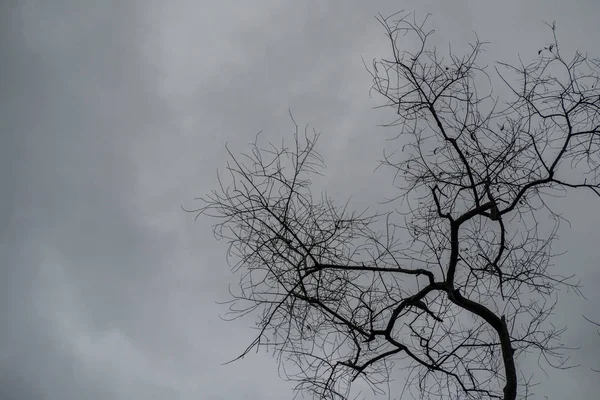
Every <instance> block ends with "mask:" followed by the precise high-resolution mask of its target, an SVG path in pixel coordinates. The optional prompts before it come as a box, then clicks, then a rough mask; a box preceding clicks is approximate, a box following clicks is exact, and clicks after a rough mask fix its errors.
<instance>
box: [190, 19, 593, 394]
mask: <svg viewBox="0 0 600 400" xmlns="http://www.w3.org/2000/svg"><path fill="white" fill-rule="evenodd" d="M426 20H427V18H425V19H424V20H417V19H416V18H415V17H414V15H413V14H406V13H400V14H394V15H392V16H390V17H387V18H384V17H382V16H380V17H379V18H378V21H379V22H380V23H381V25H382V26H383V28H384V29H385V32H386V34H387V38H388V39H389V43H390V50H391V55H390V58H389V59H380V60H376V61H374V62H373V64H372V67H369V68H368V70H369V72H370V74H371V76H372V78H373V89H374V90H375V91H376V92H377V93H379V94H380V95H381V96H383V98H384V99H385V104H383V105H382V107H389V108H393V109H394V110H395V111H396V113H397V118H396V119H395V120H394V122H393V123H392V124H389V126H394V127H395V128H394V129H397V131H398V135H397V137H396V138H395V141H391V144H393V143H398V146H397V148H396V149H395V150H390V148H386V149H384V156H383V161H382V162H381V164H382V166H384V167H388V168H391V169H392V170H393V171H394V172H395V178H394V180H393V183H392V184H393V185H394V186H395V187H396V188H397V190H398V196H397V197H396V198H394V199H391V200H389V201H391V202H395V203H396V204H397V205H398V207H397V208H398V211H395V212H389V213H372V214H369V213H367V212H366V211H365V212H361V213H358V212H352V211H350V210H349V206H348V204H346V205H344V206H341V207H340V206H336V205H335V204H334V202H333V201H332V200H331V199H330V198H328V197H327V196H326V195H325V194H321V195H319V196H315V195H314V194H313V193H312V192H311V189H310V188H311V180H310V179H311V176H314V175H315V174H320V173H321V172H322V170H323V168H324V163H323V159H322V157H321V156H320V155H319V153H318V152H317V150H316V144H317V140H318V134H316V133H309V132H308V131H307V130H305V131H304V132H303V133H301V132H299V130H298V126H297V125H296V131H295V135H294V142H293V145H292V146H289V147H288V146H285V145H281V146H279V147H278V146H274V145H268V146H262V145H261V144H260V140H259V138H258V137H257V139H256V141H255V143H254V145H253V147H252V150H251V152H249V153H245V154H242V155H240V156H236V155H235V154H234V153H233V152H231V151H230V150H229V149H228V152H229V155H230V162H229V163H228V164H227V172H228V173H227V177H223V176H219V182H220V186H219V188H218V189H217V190H215V191H213V192H211V193H210V194H208V195H206V196H205V197H203V198H201V199H200V201H201V202H202V204H201V206H200V207H199V208H198V209H195V210H189V211H190V212H195V213H197V214H198V215H201V214H204V215H207V216H210V217H212V218H214V219H215V220H216V224H215V225H214V232H215V235H216V237H217V238H219V239H226V240H228V242H229V252H228V261H229V262H230V264H231V265H232V266H234V267H235V269H236V270H237V271H239V273H240V276H241V280H240V282H239V287H238V288H237V289H238V290H236V291H232V296H233V298H232V301H231V306H230V312H231V314H230V316H231V317H232V318H236V317H239V316H243V315H246V314H248V313H251V314H252V315H256V316H257V329H258V333H257V335H256V339H255V340H254V341H253V342H252V343H251V344H250V345H249V346H248V347H247V349H246V350H245V351H244V352H243V354H242V355H241V356H240V357H243V356H244V355H246V354H247V353H248V352H250V351H251V350H252V349H255V348H266V349H272V350H273V351H274V352H275V354H277V356H278V359H279V361H280V366H281V371H282V374H283V375H284V376H285V377H286V378H288V379H291V380H294V381H296V382H297V386H296V389H298V390H301V391H303V392H304V393H308V394H312V395H314V397H315V398H322V399H334V398H348V397H349V396H351V391H350V386H351V383H352V382H353V381H355V380H362V381H363V382H366V383H367V384H368V385H369V386H370V387H371V388H372V389H373V391H374V392H375V393H380V392H384V391H385V389H386V383H387V382H389V380H390V379H391V377H392V374H393V373H400V372H402V373H404V375H403V376H405V377H406V385H405V389H404V391H403V392H402V393H392V396H394V397H396V396H400V397H402V398H404V396H405V395H408V393H412V395H413V396H414V397H417V398H427V399H429V398H436V397H439V398H447V399H457V398H460V399H505V400H513V399H516V398H517V397H520V398H523V397H526V396H527V395H528V393H529V390H530V380H529V378H527V377H526V376H525V375H524V374H523V373H522V372H520V371H519V368H518V365H517V363H516V360H517V359H518V358H519V357H522V356H524V355H525V354H527V353H537V355H538V356H539V359H540V362H544V363H546V364H548V365H551V366H553V367H556V368H568V367H569V364H567V359H568V357H567V356H566V353H565V350H566V348H565V347H564V346H563V345H562V343H561V342H560V337H561V333H562V332H563V331H564V329H559V328H556V327H555V326H554V325H553V324H552V323H551V321H550V320H549V319H548V318H549V317H550V316H551V314H552V311H553V309H554V307H555V305H556V301H557V297H556V293H557V291H558V290H561V288H567V289H574V290H575V291H576V292H577V291H578V282H577V281H574V280H573V276H570V275H569V274H568V273H566V274H565V275H566V276H563V275H557V274H556V273H555V272H554V271H553V270H552V264H551V260H552V259H553V256H555V255H556V254H555V253H554V252H553V251H552V243H553V241H554V240H555V239H556V238H557V230H558V228H559V226H560V222H561V221H563V220H562V218H561V216H560V215H559V214H558V213H557V212H556V211H554V210H553V208H552V206H551V204H550V203H549V202H548V199H549V198H551V197H553V196H560V195H563V194H565V193H566V192H567V191H569V190H571V189H587V190H591V191H593V192H594V193H595V194H597V195H600V186H599V181H598V166H599V165H600V164H599V163H600V159H599V154H600V153H599V152H598V146H599V144H600V117H599V112H598V111H599V108H600V90H599V89H598V88H597V87H598V84H599V83H600V78H599V73H598V72H599V68H600V62H599V61H598V60H597V59H593V60H592V59H589V58H587V57H586V56H585V55H583V54H581V53H579V52H576V53H575V55H574V57H573V58H572V59H571V60H570V61H568V60H566V59H565V58H563V56H562V53H561V49H560V47H559V43H558V41H557V40H556V35H555V27H554V25H553V24H552V25H549V26H550V28H551V30H552V34H553V41H552V43H551V44H549V45H547V46H546V47H545V48H544V49H542V51H540V52H539V54H537V55H536V54H534V55H533V61H532V62H530V63H524V62H523V61H521V60H520V61H519V63H518V64H516V65H511V64H507V63H502V62H498V63H497V64H496V65H495V67H494V68H493V73H494V74H493V77H492V74H490V73H488V70H487V69H485V68H483V67H481V66H480V65H479V64H478V63H477V60H478V58H479V57H480V56H481V54H482V51H483V49H484V47H485V43H483V42H480V41H479V39H476V40H475V42H474V43H472V45H471V47H470V50H469V51H468V52H467V53H466V54H463V55H461V56H458V55H455V54H454V53H453V52H452V51H451V50H449V52H448V54H446V57H442V56H440V54H439V52H437V51H436V49H435V48H434V47H432V46H431V45H430V44H429V40H430V38H431V35H432V34H433V33H434V31H433V30H427V29H426V28H425V25H426ZM415 42H416V43H417V44H418V46H416V48H415V49H412V50H411V49H410V48H409V47H410V46H411V44H412V45H413V46H414V43H415ZM494 79H496V80H497V82H498V83H500V84H501V85H503V86H504V88H505V89H506V91H507V92H508V95H507V96H504V97H505V98H502V99H501V98H500V97H499V96H496V95H494V94H493V92H492V90H491V88H492V86H493V85H492V82H494ZM294 124H295V122H294Z"/></svg>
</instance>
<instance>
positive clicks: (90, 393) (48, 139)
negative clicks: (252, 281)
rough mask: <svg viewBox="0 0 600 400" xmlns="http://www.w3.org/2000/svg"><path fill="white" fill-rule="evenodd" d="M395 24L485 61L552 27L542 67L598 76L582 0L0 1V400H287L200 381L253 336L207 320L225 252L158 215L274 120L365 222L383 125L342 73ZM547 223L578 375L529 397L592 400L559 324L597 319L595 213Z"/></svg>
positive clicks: (250, 363)
mask: <svg viewBox="0 0 600 400" xmlns="http://www.w3.org/2000/svg"><path fill="white" fill-rule="evenodd" d="M400 7H401V8H405V9H409V10H416V11H417V12H418V13H419V15H424V14H425V13H427V12H430V13H432V14H433V16H432V17H431V19H430V22H431V25H430V26H431V27H432V28H436V30H437V32H438V36H437V39H436V40H437V41H439V43H440V44H442V45H444V44H447V43H448V42H453V44H455V45H456V46H457V47H460V46H464V45H465V44H466V43H467V41H468V40H471V39H472V38H473V35H472V32H473V31H474V30H475V31H477V33H478V34H479V37H480V38H481V39H482V40H486V41H490V42H492V44H491V45H490V46H489V47H488V56H489V57H490V59H491V60H503V61H509V62H510V61H515V60H516V59H517V55H518V54H520V55H521V56H522V57H523V58H525V59H527V58H529V57H534V56H535V55H536V52H537V50H538V49H539V48H541V47H542V46H543V45H545V44H546V43H547V42H548V41H549V40H550V37H549V36H548V34H549V31H548V29H547V28H546V27H545V26H544V25H543V23H542V21H552V20H556V21H557V24H558V34H559V40H560V42H561V45H562V46H563V49H564V50H567V51H568V52H570V53H571V54H572V51H573V50H575V48H579V49H581V50H582V51H589V52H590V55H593V56H600V54H599V52H600V50H599V49H598V40H599V39H600V28H599V26H600V25H598V17H600V2H598V1H597V0H587V1H584V0H571V1H558V0H557V1H541V0H537V1H534V0H529V1H523V0H510V1H509V0H506V1H497V0H495V1H482V0H472V1H448V0H438V1H433V0H430V1H424V0H419V1H402V2H398V1H395V0H389V1H387V0H386V1H358V0H352V1H351V0H345V1H324V0H319V1H317V0H305V1H282V0H247V1H242V0H239V1H223V0H222V1H218V2H217V1H215V2H209V1H200V0H195V1H193V0H187V1H186V0H140V1H125V0H121V1H118V0H114V1H113V0H104V1H92V0H72V1H67V0H0V135H1V136H0V138H1V141H0V180H1V181H0V183H1V184H2V186H1V187H2V192H1V195H0V235H1V236H0V263H1V264H0V398H1V399H3V400H38V399H44V400H79V399H90V400H112V399H127V400H146V399H156V400H167V399H169V400H171V399H183V400H188V399H202V400H204V399H206V400H217V399H248V400H263V399H266V400H269V399H286V398H291V397H292V393H291V391H290V388H291V385H290V384H289V383H286V382H283V381H281V380H280V379H279V378H278V376H277V366H276V362H275V361H274V360H273V359H272V358H271V356H269V355H265V354H260V353H259V354H255V355H252V356H250V357H247V358H246V359H244V360H242V361H240V362H238V363H235V364H232V365H227V366H221V365H220V364H221V363H223V362H225V361H228V360H229V359H231V358H233V357H235V356H236V355H238V354H239V352H240V351H242V350H243V349H244V348H245V346H246V345H247V344H248V343H249V342H250V341H251V340H252V338H253V336H252V334H253V331H252V330H251V329H249V327H250V326H251V325H252V324H253V320H252V319H246V320H240V321H236V322H233V323H225V322H222V321H221V320H220V319H219V314H221V315H222V314H224V313H225V311H226V308H225V306H220V305H218V304H216V302H218V301H222V300H227V299H228V295H227V285H228V284H229V283H235V282H236V279H235V278H234V277H233V276H232V275H231V274H230V271H229V269H228V267H227V266H226V264H225V259H224V255H225V243H217V242H215V241H214V239H213V237H212V232H211V230H210V222H211V221H210V220H206V219H199V220H198V222H196V223H194V222H193V218H192V216H191V215H189V214H185V213H183V212H182V211H181V209H180V205H182V204H183V205H184V206H188V207H191V206H193V205H194V203H193V198H194V197H198V196H200V195H202V194H204V193H206V192H207V191H209V190H211V189H212V188H213V187H215V185H216V175H215V174H216V170H217V168H221V167H223V165H224V156H225V149H224V147H223V145H224V143H225V142H229V143H230V144H231V147H232V149H234V150H235V151H243V150H245V149H247V148H248V147H247V143H249V142H250V141H252V140H253V138H254V135H255V134H256V132H258V131H259V130H264V131H265V134H266V135H267V136H268V137H271V138H275V139H280V138H281V137H284V138H285V137H287V138H290V137H291V134H292V131H293V125H292V124H291V121H290V119H289V115H288V109H291V110H292V112H293V114H294V117H295V119H296V121H297V122H298V123H299V124H300V125H305V124H307V123H310V124H311V126H314V127H315V129H317V130H318V131H320V132H322V138H321V142H320V145H319V150H320V152H321V153H322V154H323V156H324V157H325V160H326V163H327V165H328V167H329V168H328V170H327V175H326V177H325V179H324V180H322V181H321V182H320V184H322V185H324V187H326V188H327V189H328V191H329V192H330V194H332V195H333V196H334V197H335V198H337V199H339V200H340V201H344V200H345V199H346V198H347V197H348V196H349V195H351V194H353V195H354V199H355V201H354V202H353V203H352V204H354V205H355V206H356V207H357V208H362V206H363V205H364V204H368V203H370V202H373V201H377V200H381V199H382V196H383V195H385V193H386V191H389V190H390V188H389V181H386V180H383V179H376V178H373V175H372V171H373V169H374V167H375V166H376V165H377V163H376V161H377V160H378V159H379V157H380V155H381V150H382V146H383V140H384V139H385V138H386V137H388V136H389V135H390V134H391V132H390V131H389V130H385V129H383V128H378V127H377V126H376V125H377V124H378V123H380V124H381V123H385V122H390V120H391V119H392V118H393V114H392V111H391V110H384V111H381V110H373V107H374V106H377V105H379V104H381V102H382V99H380V98H377V97H375V96H374V97H373V98H370V97H369V87H370V84H371V80H370V77H369V75H368V74H367V73H366V71H365V69H364V67H363V64H362V60H361V57H363V58H364V59H365V60H367V61H370V60H371V59H372V58H373V57H376V56H386V55H387V54H388V53H386V51H387V47H386V45H387V43H386V38H385V36H384V35H383V31H382V29H381V27H380V25H379V24H378V23H377V22H376V21H375V19H374V16H375V15H376V14H377V13H382V14H390V13H392V12H395V11H399V8H400ZM375 176H377V175H375ZM560 207H561V208H560V210H561V211H563V212H564V216H565V217H566V218H568V219H569V220H570V221H571V222H572V227H571V228H569V227H568V226H566V225H565V226H564V228H563V230H562V231H561V240H560V242H559V243H558V244H557V246H558V247H559V248H560V249H568V250H569V253H568V254H567V255H565V256H563V257H561V258H560V259H557V260H556V264H557V266H559V267H561V268H564V270H567V271H572V272H576V273H578V274H579V276H580V277H581V278H582V280H583V281H584V284H585V287H584V289H585V294H586V296H587V301H584V300H583V299H581V298H577V297H572V296H561V300H562V301H563V303H562V305H561V306H560V307H559V309H558V310H557V314H556V316H555V321H556V322H557V323H558V324H559V325H560V324H567V325H568V326H569V330H568V332H567V334H566V335H565V337H564V339H565V343H566V344H569V345H573V346H579V349H578V350H575V351H574V352H573V361H574V362H576V363H581V364H582V367H581V368H578V369H573V370H570V371H566V372H552V371H549V376H548V377H546V376H545V375H544V374H543V373H540V374H539V375H538V376H537V377H538V379H539V381H540V382H541V384H540V386H539V387H537V388H536V390H535V392H536V393H537V394H538V395H539V397H537V398H540V399H543V398H544V395H545V396H548V398H549V399H551V400H554V399H556V400H560V399H566V398H574V399H576V398H594V397H595V396H597V394H598V393H599V392H600V375H599V374H597V373H594V372H592V371H591V370H590V367H596V368H598V367H600V361H598V360H600V350H598V349H599V348H600V337H599V336H597V335H595V330H594V328H593V327H591V326H590V325H589V324H587V323H585V322H584V320H583V319H582V318H581V317H580V315H581V314H582V313H584V314H586V315H587V316H589V317H591V318H596V319H600V311H598V305H600V294H598V293H600V267H598V260H599V259H600V257H599V256H598V255H597V254H598V251H597V247H598V242H600V216H599V214H600V213H598V212H597V210H598V209H599V208H598V202H597V199H595V198H593V197H592V196H590V195H587V194H575V195H573V196H570V197H569V199H568V201H567V200H563V201H562V203H561V205H560ZM534 361H535V360H534ZM538 372H540V371H538ZM399 384H401V382H400V383H399ZM392 398H394V397H393V396H392Z"/></svg>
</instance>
